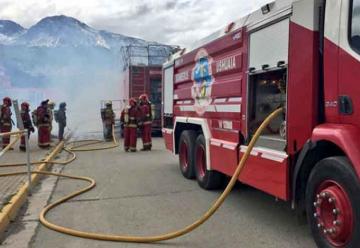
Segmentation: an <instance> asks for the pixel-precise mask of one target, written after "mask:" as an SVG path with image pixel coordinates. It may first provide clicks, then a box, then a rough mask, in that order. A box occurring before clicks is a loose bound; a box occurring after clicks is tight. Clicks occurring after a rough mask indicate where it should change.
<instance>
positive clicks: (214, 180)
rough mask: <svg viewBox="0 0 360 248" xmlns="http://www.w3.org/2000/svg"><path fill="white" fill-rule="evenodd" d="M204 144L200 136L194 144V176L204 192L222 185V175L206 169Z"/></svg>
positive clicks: (202, 136) (202, 137)
mask: <svg viewBox="0 0 360 248" xmlns="http://www.w3.org/2000/svg"><path fill="white" fill-rule="evenodd" d="M206 164H207V163H206V142H205V137H204V135H202V134H200V135H199V136H198V137H197V139H196V142H195V175H196V180H197V182H198V184H199V185H200V187H201V188H203V189H206V190H214V189H218V188H220V187H221V186H222V185H223V182H224V175H223V174H221V173H219V172H217V171H210V170H208V169H207V167H206Z"/></svg>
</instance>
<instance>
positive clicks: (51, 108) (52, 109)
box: [48, 101, 56, 140]
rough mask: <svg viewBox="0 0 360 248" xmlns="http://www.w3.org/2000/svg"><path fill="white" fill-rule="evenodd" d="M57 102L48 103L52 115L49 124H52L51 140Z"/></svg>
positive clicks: (49, 112)
mask: <svg viewBox="0 0 360 248" xmlns="http://www.w3.org/2000/svg"><path fill="white" fill-rule="evenodd" d="M55 105H56V104H55V102H53V101H49V103H48V114H49V116H50V120H49V124H50V140H51V131H52V129H53V125H52V123H53V120H54V109H55Z"/></svg>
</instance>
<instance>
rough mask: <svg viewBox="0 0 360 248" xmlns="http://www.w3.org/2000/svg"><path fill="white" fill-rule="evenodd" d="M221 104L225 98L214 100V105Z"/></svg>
mask: <svg viewBox="0 0 360 248" xmlns="http://www.w3.org/2000/svg"><path fill="white" fill-rule="evenodd" d="M222 102H226V98H218V99H215V100H214V103H222Z"/></svg>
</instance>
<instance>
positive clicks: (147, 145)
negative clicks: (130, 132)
mask: <svg viewBox="0 0 360 248" xmlns="http://www.w3.org/2000/svg"><path fill="white" fill-rule="evenodd" d="M139 104H140V114H141V124H142V125H141V137H142V142H143V148H142V149H141V150H142V151H150V150H151V148H152V142H151V127H152V120H153V119H152V118H153V114H152V110H151V102H150V101H149V98H148V96H147V95H146V94H142V95H141V96H140V97H139Z"/></svg>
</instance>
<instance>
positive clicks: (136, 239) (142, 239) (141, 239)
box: [0, 108, 283, 243]
mask: <svg viewBox="0 0 360 248" xmlns="http://www.w3.org/2000/svg"><path fill="white" fill-rule="evenodd" d="M282 111H283V109H282V108H280V109H278V110H276V111H274V112H273V113H272V114H270V115H269V116H268V117H267V118H266V119H265V120H264V122H263V123H262V124H261V125H260V127H259V128H258V130H257V131H256V133H255V134H254V136H253V137H252V139H251V141H250V144H249V146H248V148H247V150H246V152H245V153H244V155H243V156H242V158H241V160H240V162H239V164H238V166H237V168H236V170H235V172H234V175H233V176H232V177H231V180H230V182H229V183H228V185H227V186H226V188H225V190H224V191H223V193H222V194H221V195H220V196H219V198H218V199H217V200H216V201H215V202H214V204H213V205H212V206H211V207H210V208H209V210H208V211H207V212H206V213H205V214H204V215H203V216H201V217H200V218H199V219H198V220H196V221H195V222H193V223H192V224H190V225H188V226H186V227H184V228H182V229H180V230H176V231H173V232H169V233H165V234H161V235H156V236H126V235H109V234H101V233H91V232H84V231H79V230H75V229H71V228H67V227H63V226H60V225H57V224H54V223H51V222H50V221H48V220H47V219H46V214H47V213H48V212H49V211H50V210H52V209H54V208H55V207H56V206H59V205H60V204H62V203H64V202H66V201H68V200H70V199H72V198H74V197H76V196H78V195H81V194H83V193H85V192H87V191H89V190H91V189H92V188H94V187H95V185H96V182H95V180H94V179H92V178H89V177H80V176H72V175H66V174H60V173H52V172H40V171H33V172H32V173H34V174H41V175H48V176H57V177H65V178H70V179H75V180H81V181H86V182H89V183H90V184H89V185H88V186H86V187H85V188H83V189H81V190H78V191H76V192H73V193H71V194H69V195H67V196H65V197H63V198H61V199H59V200H57V201H55V202H54V203H51V204H50V205H48V206H47V207H45V208H44V209H43V210H42V211H41V213H40V222H41V223H42V224H43V225H44V226H46V227H48V228H49V229H52V230H54V231H57V232H60V233H64V234H68V235H71V236H76V237H81V238H86V239H95V240H104V241H118V242H132V243H152V242H158V241H164V240H169V239H174V238H177V237H180V236H183V235H185V234H187V233H189V232H191V231H193V230H194V229H195V228H197V227H199V226H200V225H201V224H203V223H204V222H206V221H207V220H208V219H209V218H210V217H211V216H212V215H213V214H214V213H215V212H216V211H217V210H218V209H219V207H220V206H221V205H222V203H223V202H224V201H225V199H226V197H227V196H228V195H229V194H230V192H231V190H232V188H233V187H234V185H235V183H236V182H237V180H238V178H239V175H240V173H241V171H242V169H243V168H244V166H245V163H246V161H247V159H248V157H249V155H250V153H251V151H252V149H253V148H254V145H255V144H256V141H257V140H258V138H259V136H260V135H261V133H262V131H263V130H264V129H265V128H266V127H267V126H268V125H269V123H270V122H271V121H272V120H273V119H274V118H275V117H276V116H278V115H279V114H280V113H282ZM106 149H107V148H106ZM80 150H85V148H84V149H80ZM51 163H52V162H51ZM26 173H27V172H16V173H6V174H0V177H7V176H18V175H24V174H26Z"/></svg>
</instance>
